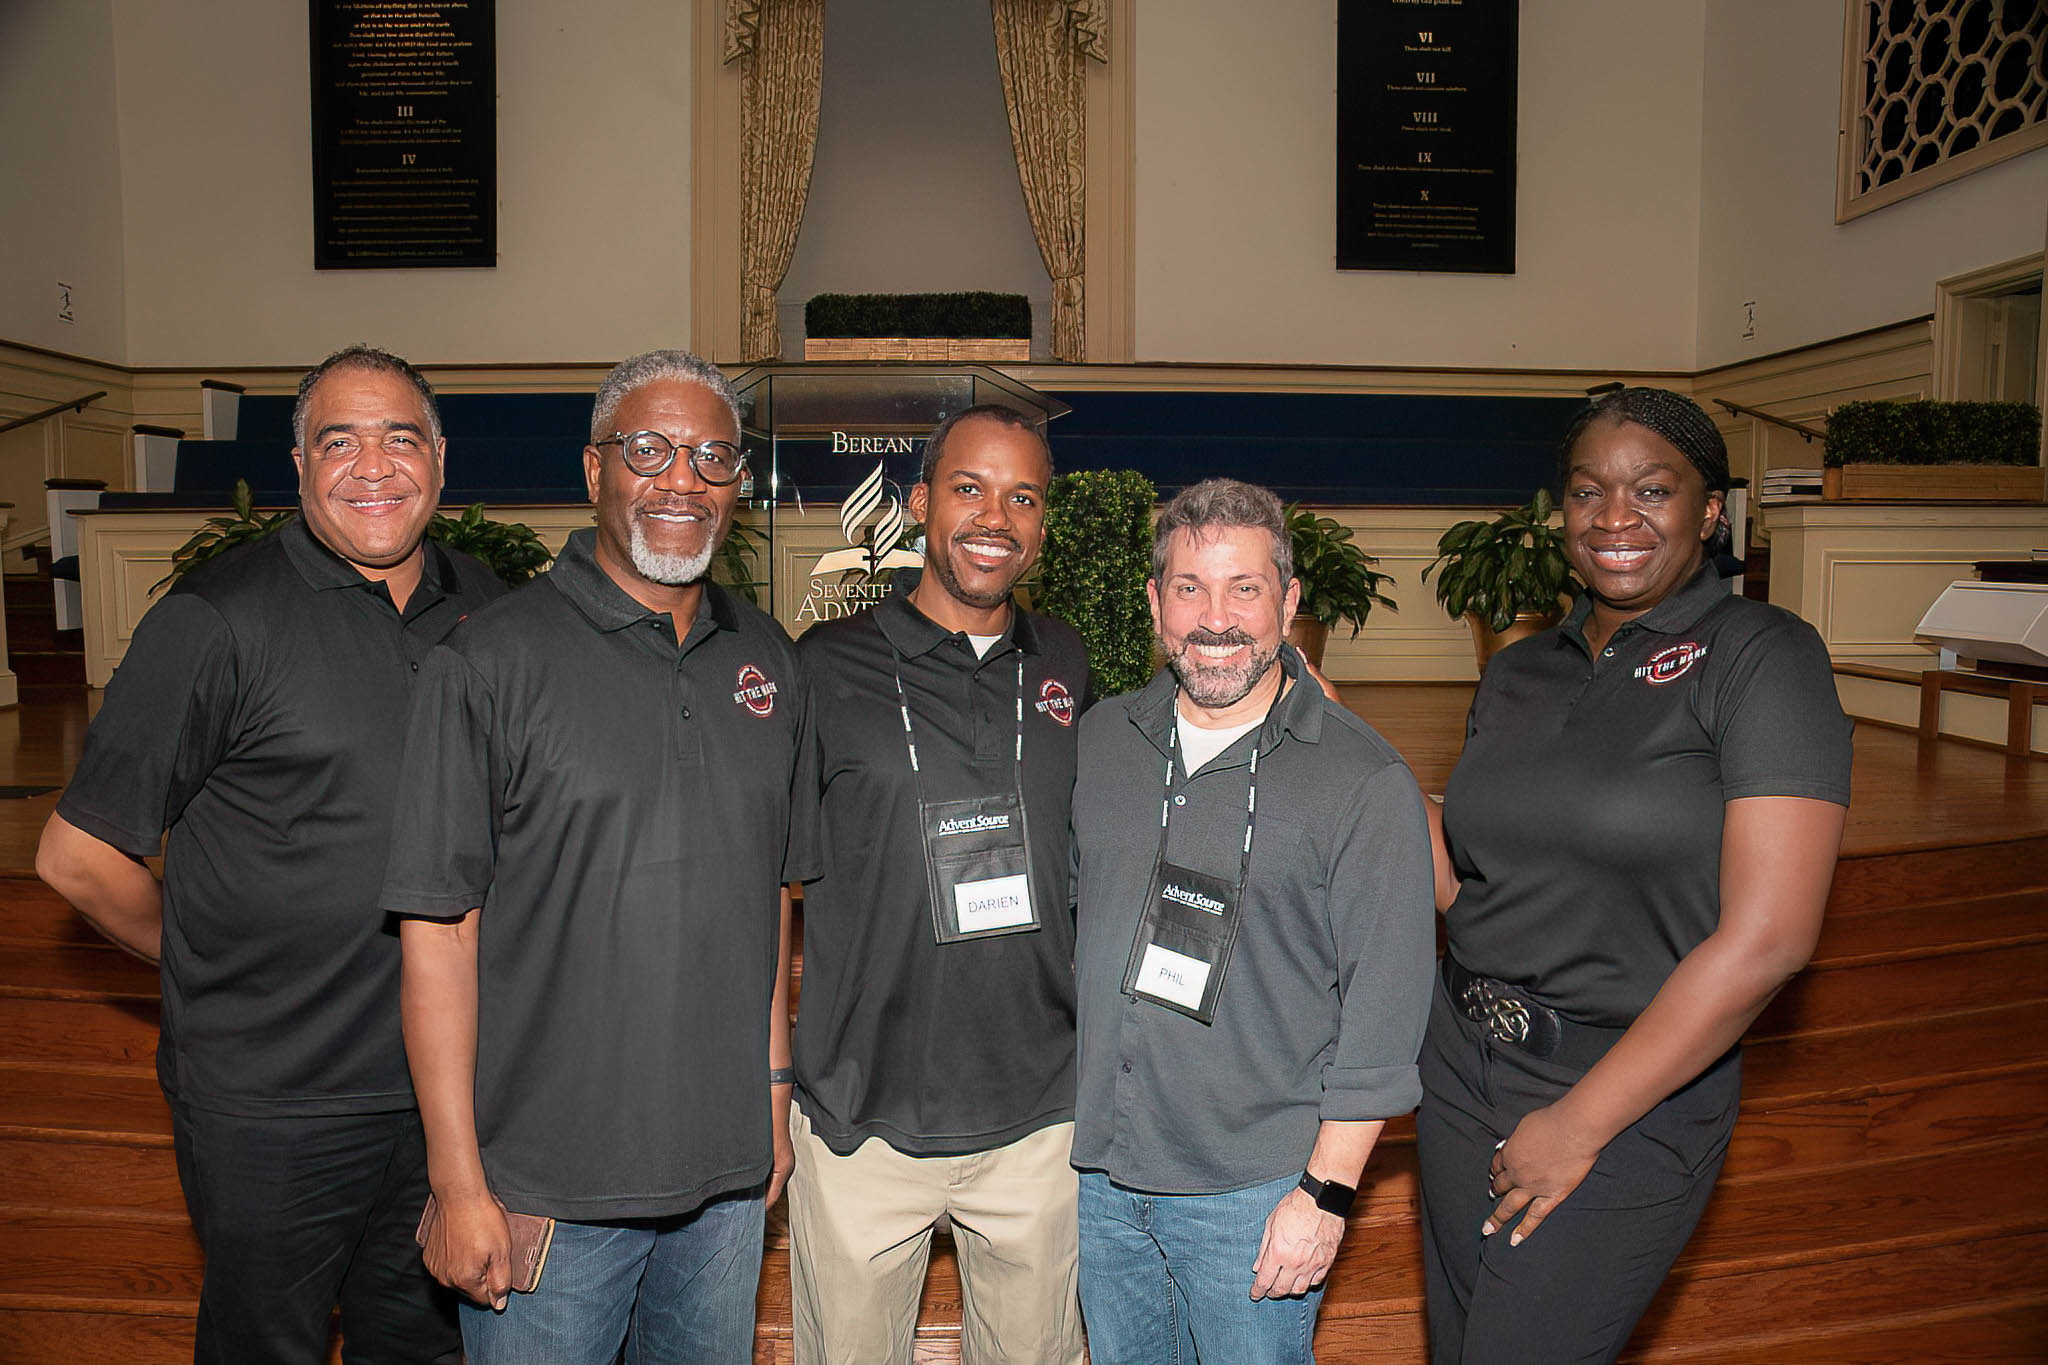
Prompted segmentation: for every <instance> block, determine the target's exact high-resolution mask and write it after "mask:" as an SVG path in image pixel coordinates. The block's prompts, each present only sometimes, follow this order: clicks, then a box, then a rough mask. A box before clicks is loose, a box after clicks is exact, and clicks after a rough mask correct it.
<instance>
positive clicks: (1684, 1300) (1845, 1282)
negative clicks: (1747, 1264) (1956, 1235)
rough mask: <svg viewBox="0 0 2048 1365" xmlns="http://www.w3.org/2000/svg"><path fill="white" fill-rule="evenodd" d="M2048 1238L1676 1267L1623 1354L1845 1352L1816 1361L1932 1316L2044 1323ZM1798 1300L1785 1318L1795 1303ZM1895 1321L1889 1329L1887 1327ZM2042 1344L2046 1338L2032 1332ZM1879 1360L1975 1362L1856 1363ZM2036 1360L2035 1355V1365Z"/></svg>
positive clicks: (1787, 1356) (1757, 1356)
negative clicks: (1725, 1267)
mask: <svg viewBox="0 0 2048 1365" xmlns="http://www.w3.org/2000/svg"><path fill="white" fill-rule="evenodd" d="M2044 1256H2048V1234H2042V1233H2028V1234H2023V1235H2020V1236H2014V1237H1995V1238H1988V1239H1985V1240H1982V1241H1974V1242H1951V1243H1946V1244H1943V1245H1937V1246H1906V1247H1899V1248H1896V1249H1886V1250H1879V1251H1876V1252H1873V1253H1872V1254H1870V1255H1867V1256H1843V1257H1830V1258H1827V1259H1825V1260H1819V1261H1815V1262H1813V1263H1811V1264H1807V1265H1799V1266H1790V1267H1781V1268H1774V1269H1771V1270H1767V1271H1759V1272H1752V1273H1748V1274H1702V1273H1700V1272H1699V1271H1698V1270H1697V1269H1693V1268H1681V1269H1679V1270H1678V1271H1676V1272H1674V1273H1673V1275H1672V1277H1671V1279H1670V1281H1669V1282H1668V1283H1667V1284H1666V1285H1665V1287H1664V1292H1663V1293H1661V1294H1660V1295H1658V1297H1657V1301H1656V1302H1655V1303H1654V1304H1652V1305H1651V1307H1650V1311H1649V1312H1648V1313H1647V1314H1645V1315H1644V1318H1643V1321H1642V1323H1641V1325H1640V1326H1639V1327H1638V1328H1637V1329H1636V1334H1635V1336H1634V1338H1633V1339H1632V1341H1631V1343H1630V1351H1629V1353H1628V1355H1627V1356H1625V1357H1624V1359H1630V1360H1651V1359H1655V1360H1684V1361H1688V1362H1690V1361H1695V1360H1699V1361H1709V1360H1728V1361H1745V1362H1747V1361H1780V1360H1797V1361H1800V1362H1807V1361H1810V1360H1839V1359H1843V1358H1844V1356H1843V1355H1842V1352H1841V1348H1840V1347H1836V1348H1833V1349H1831V1351H1830V1352H1829V1353H1827V1354H1823V1355H1814V1356H1810V1355H1809V1354H1808V1349H1807V1348H1808V1346H1809V1345H1810V1344H1812V1345H1818V1343H1820V1342H1822V1341H1823V1340H1827V1339H1835V1340H1846V1339H1851V1338H1853V1337H1856V1336H1860V1335H1862V1334H1863V1333H1865V1332H1868V1331H1877V1332H1879V1334H1880V1335H1881V1336H1882V1335H1886V1334H1887V1333H1888V1332H1901V1333H1905V1332H1909V1331H1910V1330H1911V1329H1912V1328H1913V1327H1914V1326H1915V1325H1918V1324H1924V1323H1925V1322H1926V1321H1927V1320H1928V1319H1929V1318H1930V1317H1935V1316H1938V1315H1939V1314H1941V1313H1943V1312H1944V1311H1953V1308H1952V1306H1954V1305H1970V1306H1971V1307H1969V1308H1967V1309H1965V1310H1963V1311H1965V1312H1968V1313H1987V1312H1988V1313H1990V1314H1992V1315H1994V1317H1996V1318H2002V1319H2008V1320H2011V1321H2014V1322H2018V1323H2023V1324H2024V1323H2029V1322H2030V1323H2031V1330H2032V1331H2034V1332H2035V1333H2037V1334H2039V1333H2041V1332H2042V1331H2043V1329H2044V1328H2048V1318H2044V1316H2043V1309H2042V1299H2043V1298H2044V1296H2048V1295H2044V1286H2043V1281H2042V1275H2041V1269H2040V1267H2041V1265H2042V1258H2043V1257H2044ZM1788 1304H1791V1305H1797V1311H1796V1313H1788V1312H1787V1311H1786V1308H1787V1305H1788ZM1887 1319H1889V1320H1891V1324H1892V1325H1891V1326H1890V1327H1889V1328H1883V1327H1880V1326H1879V1324H1884V1323H1885V1322H1886V1320H1887ZM2036 1340H2037V1342H2041V1341H2048V1337H2042V1336H2039V1335H2037V1336H2036ZM1849 1358H1853V1359H1867V1360H1872V1361H1878V1360H1886V1361H1901V1362H1903V1361H1907V1360H1914V1359H1918V1360H1923V1361H1947V1360H1951V1359H1955V1360H1972V1359H1978V1358H1979V1357H1973V1356H1950V1355H1947V1354H1930V1355H1925V1356H1920V1357H1917V1358H1916V1357H1913V1356H1910V1355H1897V1354H1894V1355H1882V1354H1878V1355H1870V1356H1861V1357H1849ZM2040 1358H2041V1357H2039V1356H2035V1357H2031V1359H2034V1360H2039V1359H2040Z"/></svg>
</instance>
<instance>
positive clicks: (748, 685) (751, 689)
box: [732, 664, 779, 716]
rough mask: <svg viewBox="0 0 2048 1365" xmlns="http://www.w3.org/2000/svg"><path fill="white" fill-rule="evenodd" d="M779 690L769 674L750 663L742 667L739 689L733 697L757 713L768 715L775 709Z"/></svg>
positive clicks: (758, 714)
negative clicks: (776, 694) (776, 695)
mask: <svg viewBox="0 0 2048 1365" xmlns="http://www.w3.org/2000/svg"><path fill="white" fill-rule="evenodd" d="M778 690H779V689H777V688H776V686H775V684H774V683H773V682H771V681H770V680H769V678H768V675H767V674H765V673H763V672H762V671H761V670H760V669H758V668H756V667H754V665H752V664H748V665H746V666H745V667H743V668H741V669H740V678H739V690H738V691H736V692H734V693H733V694H732V699H733V700H734V701H736V702H738V703H739V704H740V705H741V706H744V707H746V708H747V709H748V710H749V711H752V712H753V713H754V714H755V715H757V716H766V715H771V714H773V712H774V710H775V693H776V692H777V691H778Z"/></svg>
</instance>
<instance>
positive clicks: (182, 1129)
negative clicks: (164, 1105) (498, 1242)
mask: <svg viewBox="0 0 2048 1365" xmlns="http://www.w3.org/2000/svg"><path fill="white" fill-rule="evenodd" d="M171 1119H172V1133H173V1136H174V1138H175V1141H176V1143H177V1153H178V1179H179V1182H180V1183H181V1184H183V1186H184V1187H185V1205H186V1207H187V1209H189V1210H190V1211H191V1214H192V1226H193V1228H194V1229H195V1230H196V1231H197V1232H198V1234H199V1244H200V1248H201V1249H202V1250H203V1251H204V1252H205V1253H206V1278H205V1282H204V1283H203V1285H202V1286H201V1288H200V1292H199V1327H198V1343H197V1346H196V1349H195V1351H194V1359H195V1361H196V1362H198V1365H242V1363H243V1362H264V1363H265V1365H270V1363H271V1362H277V1363H278V1365H298V1363H299V1362H304V1365H324V1362H325V1361H326V1360H327V1332H328V1321H329V1318H330V1317H331V1315H332V1314H333V1311H334V1306H335V1304H336V1302H337V1301H338V1302H339V1303H340V1304H341V1336H342V1359H343V1360H344V1361H346V1362H348V1363H349V1365H357V1363H358V1362H361V1363H362V1365H386V1362H437V1363H438V1362H448V1363H449V1365H454V1362H458V1361H460V1360H461V1358H462V1339H461V1336H460V1334H459V1333H458V1332H457V1329H456V1326H455V1301H454V1297H453V1294H452V1291H449V1290H445V1289H443V1288H441V1287H440V1286H439V1285H437V1284H435V1283H434V1281H433V1279H432V1278H431V1277H430V1276H429V1275H428V1274H427V1272H426V1268H425V1266H423V1265H422V1264H421V1263H420V1251H419V1247H417V1246H416V1245H414V1243H413V1230H414V1229H415V1228H416V1227H417V1226H418V1225H419V1217H420V1210H421V1208H423V1207H424V1206H425V1204H426V1200H427V1165H426V1141H425V1139H424V1137H423V1136H422V1134H421V1132H420V1119H419V1115H418V1113H416V1112H414V1111H412V1110H400V1111H396V1112H391V1113H382V1114H337V1115H280V1116H275V1117H270V1118H244V1117H241V1116H239V1115H234V1114H220V1113H215V1112H212V1111H210V1110H205V1109H196V1108H193V1107H191V1106H189V1105H184V1104H179V1103H178V1102H176V1101H175V1100H174V1101H172V1104H171Z"/></svg>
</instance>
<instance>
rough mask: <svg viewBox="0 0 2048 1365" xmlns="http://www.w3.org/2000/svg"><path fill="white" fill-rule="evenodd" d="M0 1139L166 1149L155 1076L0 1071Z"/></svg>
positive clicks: (166, 1121) (165, 1114) (165, 1122)
mask: <svg viewBox="0 0 2048 1365" xmlns="http://www.w3.org/2000/svg"><path fill="white" fill-rule="evenodd" d="M0 1133H5V1134H7V1135H10V1136H17V1137H48V1138H71V1139H74V1140H78V1141H106V1142H124V1143H128V1144H130V1145H132V1146H146V1147H161V1148H168V1147H169V1146H170V1145H171V1110H170V1106H169V1105H168V1104H166V1103H165V1102H164V1097H163V1092H162V1091H161V1090H159V1089H158V1088H157V1081H156V1072H155V1070H154V1069H153V1068H152V1069H150V1070H139V1069H133V1068H130V1069H124V1070H119V1071H109V1070H87V1069H75V1068H74V1069H67V1068H62V1067H49V1066H25V1065H20V1064H16V1065H0Z"/></svg>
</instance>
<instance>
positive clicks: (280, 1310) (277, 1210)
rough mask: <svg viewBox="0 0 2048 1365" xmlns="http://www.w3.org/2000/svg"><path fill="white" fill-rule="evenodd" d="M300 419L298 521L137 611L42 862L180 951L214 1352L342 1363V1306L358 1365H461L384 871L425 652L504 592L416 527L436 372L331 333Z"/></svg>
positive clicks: (181, 1108)
mask: <svg viewBox="0 0 2048 1365" xmlns="http://www.w3.org/2000/svg"><path fill="white" fill-rule="evenodd" d="M292 427H293V435H294V438H295V444H294V448H293V450H292V456H293V458H294V459H295V460H296V461H297V463H298V469H299V515H298V516H297V517H296V518H294V519H293V520H292V521H290V522H288V523H287V524H286V525H284V526H283V527H282V528H281V529H279V530H277V531H275V532H274V533H272V534H270V535H268V536H265V537H264V538H262V539H261V540H259V541H257V542H255V543H254V544H252V545H249V546H246V547H243V548H240V549H236V550H234V551H231V552H229V553H228V554H225V555H222V556H221V557H220V558H219V559H217V560H215V561H213V562H212V563H209V564H207V565H205V566H204V567H203V568H200V569H199V570H197V571H195V572H193V573H192V574H190V575H188V576H186V577H184V578H182V579H180V580H179V582H178V584H177V586H175V587H174V588H172V589H171V591H170V592H168V593H166V594H165V595H164V598H163V600H162V601H160V602H158V603H157V604H156V606H154V607H152V608H151V609H150V611H149V613H148V615H146V616H145V617H143V620H142V624H141V626H140V627H139V628H138V629H137V631H136V632H135V640H134V643H133V644H132V645H131V646H130V648H129V650H128V655H127V658H126V659H125V660H124V661H123V662H122V664H121V667H120V669H119V671H118V672H116V673H115V675H114V680H113V683H112V684H111V685H110V686H109V687H108V689H107V697H106V704H105V705H104V706H102V707H101V708H100V711H99V714H98V716H97V717H95V719H94V721H93V724H92V729H91V730H90V731H89V732H88V734H87V736H86V743H85V753H84V755H83V756H82V757H81V759H80V761H79V765H78V771H77V772H76V773H75V774H74V775H73V778H72V781H71V785H70V786H69V787H68V788H67V789H66V790H65V793H64V796H63V799H62V800H61V801H60V802H59V803H58V806H57V811H56V814H55V815H53V816H52V817H51V818H50V822H49V825H48V826H47V828H45V830H44V831H43V839H42V846H41V848H40V849H39V850H38V852H37V855H36V870H37V871H38V872H40V873H41V874H42V876H43V878H44V880H46V881H48V882H49V883H50V885H51V886H53V887H55V888H56V889H57V890H58V891H59V892H61V893H63V895H64V896H65V897H66V898H67V899H69V900H70V901H71V903H72V904H73V905H75V906H77V907H78V909H79V911H80V912H81V913H83V914H84V915H85V917H86V918H87V919H89V920H91V921H92V922H93V924H95V925H96V926H98V927H99V928H100V930H101V931H102V932H104V933H105V934H106V935H107V936H108V937H109V938H111V939H113V940H114V941H115V942H116V943H118V944H120V945H121V946H122V947H124V948H126V949H128V950H129V951H130V952H133V953H135V954H137V955H138V956H140V957H144V958H148V959H150V960H151V961H157V960H159V959H161V961H162V964H163V1034H162V1038H161V1039H160V1041H159V1042H158V1045H157V1074H158V1077H159V1079H160V1080H161V1082H162V1084H163V1089H164V1095H165V1097H166V1098H167V1099H168V1100H169V1101H170V1107H171V1125H172V1136H173V1140H174V1142H175V1144H176V1148H177V1158H178V1178H179V1182H180V1184H181V1185H182V1186H183V1187H184V1192H185V1201H186V1205H187V1207H188V1208H189V1209H190V1211H191V1215H192V1226H193V1229H194V1231H195V1232H196V1233H197V1234H198V1237H199V1243H200V1246H201V1247H202V1248H203V1249H204V1250H205V1253H206V1278H205V1281H204V1283H203V1284H202V1285H201V1287H200V1292H199V1318H198V1323H197V1327H196V1343H195V1349H194V1356H195V1359H197V1360H198V1361H200V1362H202V1363H204V1362H214V1361H251V1360H261V1361H274V1362H299V1363H301V1365H324V1362H325V1361H326V1360H327V1358H328V1321H329V1319H330V1317H331V1316H332V1315H333V1312H334V1308H335V1305H336V1302H337V1300H338V1301H339V1303H340V1307H341V1335H342V1342H343V1349H344V1352H345V1353H346V1355H347V1358H348V1359H350V1360H370V1361H379V1362H387V1361H439V1360H446V1361H453V1360H455V1359H457V1358H458V1357H459V1355H460V1348H461V1343H460V1341H459V1340H458V1339H457V1337H456V1333H455V1323H454V1305H453V1302H452V1296H450V1295H448V1294H447V1293H446V1292H445V1291H443V1290H441V1289H439V1288H438V1287H437V1286H435V1285H434V1283H433V1281H432V1280H430V1279H429V1278H428V1277H427V1276H426V1274H425V1273H424V1272H422V1270H421V1269H420V1266H419V1259H418V1256H417V1253H416V1252H415V1250H414V1248H413V1245H412V1230H413V1224H414V1221H415V1220H416V1219H417V1218H418V1217H419V1206H420V1203H421V1201H422V1200H423V1199H425V1197H426V1170H425V1159H426V1152H425V1147H424V1145H423V1143H422V1140H421V1135H420V1121H419V1115H418V1113H417V1112H416V1111H415V1109H414V1107H413V1096H412V1087H411V1084H410V1082H409V1080H408V1078H407V1076H406V1066H405V1051H404V1048H403V1046H402V1044H401V1042H400V1039H399V1032H398V975H399V962H398V944H397V941H396V940H395V939H394V938H393V937H392V936H391V935H390V934H389V933H388V932H386V927H385V924H384V916H383V914H382V912H381V911H379V910H378V908H377V892H378V884H379V882H380V880H381V873H382V870H383V866H384V856H385V850H386V847H387V845H388V843H389V840H390V830H391V786H392V782H393V781H394V780H395V779H396V777H397V775H398V767H399V761H400V755H401V745H402V741H403V738H404V732H405V721H406V712H407V707H408V701H409V697H410V693H411V691H412V688H413V686H414V681H415V678H416V676H417V674H416V670H417V669H418V668H419V666H420V661H421V660H422V659H424V658H425V657H426V656H427V652H428V651H429V650H431V649H432V648H433V647H434V645H435V644H436V643H437V642H438V641H439V640H440V639H441V638H442V637H443V636H444V635H446V634H447V633H448V632H449V631H450V630H451V629H453V628H454V626H455V624H456V622H457V621H459V620H461V619H462V616H463V614H464V613H465V612H468V611H471V610H474V609H475V608H477V607H480V606H482V605H483V604H484V603H486V602H488V601H490V600H491V599H492V598H494V597H496V596H498V595H499V594H500V593H502V592H503V591H504V588H503V585H501V584H500V583H499V582H498V580H497V579H496V578H495V577H494V576H493V575H492V574H491V572H490V570H489V569H487V568H485V567H484V566H483V565H482V564H480V563H478V562H477V561H476V560H474V559H471V558H470V557H469V556H467V555H462V554H456V553H453V552H450V551H448V550H446V549H444V548H442V547H441V546H439V545H435V544H430V543H428V542H427V541H426V539H425V536H426V530H427V523H428V520H429V519H430V518H431V517H432V516H433V514H434V508H435V505H436V503H437V502H438V501H439V499H440V493H441V462H442V455H443V452H444V450H445V443H444V442H443V441H442V439H441V419H440V415H439V412H438V411H437V409H436V406H435V403H434V394H433V390H432V389H431V388H429V387H428V385H427V381H426V380H425V379H424V378H422V377H421V375H420V373H419V371H418V370H416V369H414V368H413V367H412V366H411V365H409V364H407V363H406V362H405V361H404V360H401V359H400V358H399V357H397V356H395V355H391V354H390V353H388V352H385V351H379V350H374V349H372V348H370V347H367V346H352V347H350V348H348V349H347V350H343V351H338V352H336V353H335V354H334V355H332V356H329V357H328V358H327V359H326V360H325V361H323V362H322V363H321V364H320V365H319V366H317V367H316V368H315V369H314V370H313V371H312V372H311V373H310V374H308V375H307V376H306V377H305V380H304V381H303V382H302V383H301V384H300V385H299V398H298V404H297V407H296V408H295V410H294V412H293V414H292ZM166 833H168V835H169V838H168V840H166V838H165V835H166ZM159 849H161V850H162V851H163V854H164V865H163V866H164V875H163V881H162V883H161V884H159V883H158V881H157V879H156V878H155V877H154V876H153V875H151V873H150V870H149V867H148V865H147V864H145V863H144V862H143V861H142V860H143V859H144V858H147V857H152V856H154V855H155V854H156V853H157V852H158V851H159Z"/></svg>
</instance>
